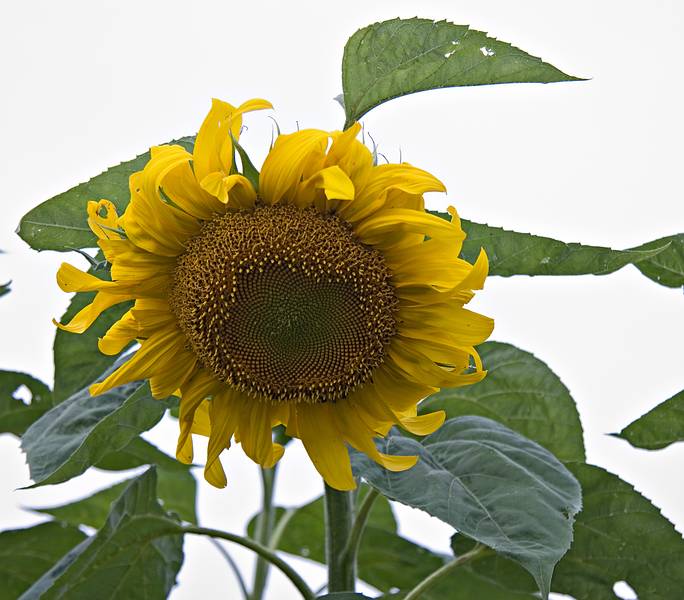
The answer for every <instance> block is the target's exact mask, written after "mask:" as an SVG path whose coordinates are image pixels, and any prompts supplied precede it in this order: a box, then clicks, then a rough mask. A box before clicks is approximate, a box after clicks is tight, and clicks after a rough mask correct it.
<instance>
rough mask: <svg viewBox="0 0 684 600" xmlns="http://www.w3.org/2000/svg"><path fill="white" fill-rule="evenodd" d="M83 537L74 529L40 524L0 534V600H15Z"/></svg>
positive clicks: (69, 526)
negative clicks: (0, 583)
mask: <svg viewBox="0 0 684 600" xmlns="http://www.w3.org/2000/svg"><path fill="white" fill-rule="evenodd" d="M86 537H87V536H86V535H85V534H84V533H82V532H81V531H79V529H78V528H77V527H73V526H72V525H66V524H64V523H57V522H55V521H52V522H50V523H41V524H40V525H36V526H35V527H27V528H26V529H14V530H11V531H3V532H2V533H0V581H2V585H0V600H15V599H16V598H18V597H19V596H21V594H22V593H23V592H24V591H25V590H27V589H28V588H29V587H30V586H31V584H32V583H33V582H34V581H36V580H37V579H38V578H39V577H40V576H41V575H43V573H45V572H46V571H47V570H48V569H49V568H50V567H51V566H52V565H54V564H55V563H56V562H57V561H58V560H59V559H60V558H61V557H62V556H63V555H64V554H66V553H67V552H69V550H71V549H72V548H73V547H74V546H76V545H77V544H79V543H80V542H82V541H83V540H84V539H85V538H86Z"/></svg>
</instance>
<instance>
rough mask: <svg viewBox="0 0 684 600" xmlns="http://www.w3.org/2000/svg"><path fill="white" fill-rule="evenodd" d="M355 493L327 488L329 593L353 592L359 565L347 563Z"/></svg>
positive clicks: (326, 547) (326, 537)
mask: <svg viewBox="0 0 684 600" xmlns="http://www.w3.org/2000/svg"><path fill="white" fill-rule="evenodd" d="M353 506H354V504H353V500H352V494H351V492H340V491H338V490H335V489H333V488H331V487H330V486H328V484H325V534H326V535H325V557H326V562H327V563H328V592H329V593H333V592H353V591H354V588H355V587H356V586H355V584H356V564H355V561H354V562H348V561H345V560H344V552H345V548H346V546H347V544H348V543H349V536H350V534H351V529H352V516H353Z"/></svg>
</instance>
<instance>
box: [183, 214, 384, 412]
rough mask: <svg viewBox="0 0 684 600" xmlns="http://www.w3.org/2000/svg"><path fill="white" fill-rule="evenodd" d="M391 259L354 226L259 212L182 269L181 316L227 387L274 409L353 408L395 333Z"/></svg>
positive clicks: (206, 235)
mask: <svg viewBox="0 0 684 600" xmlns="http://www.w3.org/2000/svg"><path fill="white" fill-rule="evenodd" d="M390 278H391V273H390V271H389V269H388V268H387V265H386V264H385V261H384V258H383V256H382V255H381V254H380V253H379V252H378V251H377V250H374V249H372V248H369V247H368V246H365V245H363V244H362V243H360V242H359V241H358V240H357V239H356V237H355V236H354V233H353V231H352V229H351V226H350V225H349V224H348V223H346V222H345V221H343V220H341V219H339V218H338V217H336V216H334V215H324V214H320V213H318V212H317V211H316V210H314V209H305V210H300V209H297V208H295V207H291V206H279V205H276V206H259V207H257V208H256V209H254V210H251V211H242V212H234V213H227V214H225V215H221V216H217V217H216V218H215V219H213V220H211V221H208V222H207V223H205V224H204V226H203V227H202V230H201V232H200V233H199V235H197V236H196V237H194V238H193V239H191V240H190V241H189V242H188V244H187V250H186V252H185V253H184V254H183V255H181V256H180V257H179V259H178V264H177V267H176V272H175V279H174V283H173V287H172V290H171V294H170V304H171V308H172V310H173V312H174V314H175V315H176V317H177V319H178V323H179V325H180V327H181V329H182V330H183V331H184V332H185V334H186V336H187V338H188V340H189V343H190V345H191V347H192V349H193V350H194V352H195V353H196V354H197V356H198V357H199V359H200V361H201V362H202V364H203V365H204V366H205V367H206V368H208V369H210V370H211V371H213V373H214V374H215V375H216V377H217V378H218V379H220V380H221V381H224V382H226V383H229V384H231V385H233V386H235V387H237V388H239V389H241V390H242V391H244V392H247V393H248V394H251V395H254V396H260V397H266V398H269V399H271V400H273V401H295V402H300V401H303V402H325V401H337V400H340V399H342V398H345V397H346V396H348V395H349V393H350V392H351V391H352V390H353V389H354V388H356V387H357V386H359V385H360V384H362V383H364V382H366V381H368V380H369V379H370V377H371V374H372V372H373V369H375V368H376V367H377V366H378V365H379V364H380V363H381V362H382V361H383V358H384V354H385V348H386V346H387V344H388V342H389V340H390V338H391V337H392V336H393V335H394V333H395V330H396V319H395V313H396V304H397V300H396V296H395V294H394V288H393V286H392V284H391V282H390Z"/></svg>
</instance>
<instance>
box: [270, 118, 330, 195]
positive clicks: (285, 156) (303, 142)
mask: <svg viewBox="0 0 684 600" xmlns="http://www.w3.org/2000/svg"><path fill="white" fill-rule="evenodd" d="M328 137H329V134H328V133H327V132H325V131H321V130H318V129H303V130H301V131H298V132H296V133H291V134H288V135H280V136H278V139H276V142H275V145H274V146H273V149H272V150H271V151H270V152H269V153H268V156H267V157H266V160H265V161H264V165H263V167H262V169H261V173H260V175H259V193H260V196H261V198H262V199H263V200H264V202H266V203H267V204H275V203H277V202H281V201H282V202H287V201H289V200H292V199H293V198H294V197H295V194H294V192H295V190H296V188H297V186H298V185H299V184H300V182H301V181H302V177H304V176H305V173H306V172H307V171H309V170H311V171H312V173H311V174H313V173H314V172H315V171H317V170H320V169H321V168H322V167H323V161H324V159H325V149H326V147H327V144H328ZM316 166H317V167H318V168H316Z"/></svg>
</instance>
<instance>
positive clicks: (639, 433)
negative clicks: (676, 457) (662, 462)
mask: <svg viewBox="0 0 684 600" xmlns="http://www.w3.org/2000/svg"><path fill="white" fill-rule="evenodd" d="M614 435H615V436H616V437H621V438H622V439H624V440H627V441H628V442H629V443H630V444H632V446H635V447H637V448H645V449H647V450H660V449H661V448H666V447H667V446H669V445H670V444H674V443H675V442H683V441H684V390H683V391H681V392H679V393H677V394H675V395H674V396H672V398H670V399H669V400H665V402H662V403H661V404H659V405H658V406H656V407H655V408H654V409H652V410H650V411H649V412H647V413H646V414H645V415H643V416H642V417H639V418H638V419H637V420H636V421H634V422H633V423H630V424H629V425H628V426H627V427H625V428H624V429H623V430H622V431H621V432H620V433H616V434H614Z"/></svg>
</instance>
